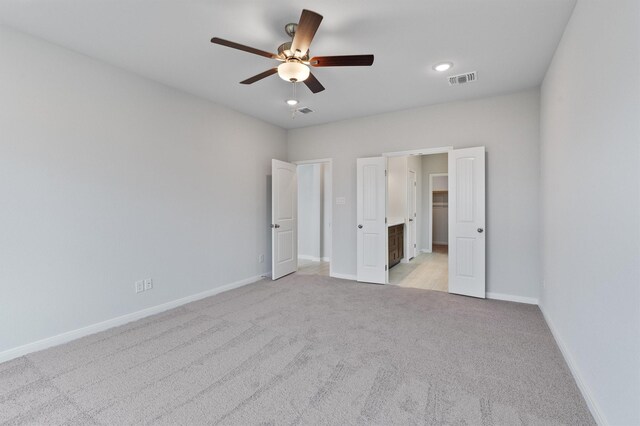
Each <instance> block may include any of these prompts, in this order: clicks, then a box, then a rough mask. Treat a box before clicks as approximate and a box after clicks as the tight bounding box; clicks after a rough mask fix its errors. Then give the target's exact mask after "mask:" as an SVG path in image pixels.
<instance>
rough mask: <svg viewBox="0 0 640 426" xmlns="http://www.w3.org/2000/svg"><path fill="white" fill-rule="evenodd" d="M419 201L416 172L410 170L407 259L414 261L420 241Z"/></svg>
mask: <svg viewBox="0 0 640 426" xmlns="http://www.w3.org/2000/svg"><path fill="white" fill-rule="evenodd" d="M417 199H418V179H417V177H416V172H415V171H414V170H409V191H408V197H407V211H408V216H409V221H408V222H407V223H408V224H409V225H408V229H407V240H409V241H408V244H407V257H408V258H409V259H413V258H414V257H416V251H417V248H416V245H417V244H416V240H417V239H418V238H417V236H418V232H417V228H416V227H417V225H416V220H417V219H418V215H417V212H416V203H417Z"/></svg>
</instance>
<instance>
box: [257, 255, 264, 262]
mask: <svg viewBox="0 0 640 426" xmlns="http://www.w3.org/2000/svg"><path fill="white" fill-rule="evenodd" d="M258 263H264V254H260V255H258Z"/></svg>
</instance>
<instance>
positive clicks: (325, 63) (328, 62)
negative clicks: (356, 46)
mask: <svg viewBox="0 0 640 426" xmlns="http://www.w3.org/2000/svg"><path fill="white" fill-rule="evenodd" d="M371 64H373V55H344V56H314V57H313V58H311V60H309V65H311V66H314V67H357V66H364V67H368V66H370V65H371Z"/></svg>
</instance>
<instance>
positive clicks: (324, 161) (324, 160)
mask: <svg viewBox="0 0 640 426" xmlns="http://www.w3.org/2000/svg"><path fill="white" fill-rule="evenodd" d="M292 164H295V165H296V166H301V165H303V164H328V165H329V183H328V185H327V187H325V189H324V190H325V191H327V196H328V198H329V201H330V202H331V206H330V208H329V226H330V228H331V229H330V230H329V247H331V257H330V258H329V276H330V277H333V257H334V255H333V253H334V252H333V158H320V159H317V160H302V161H292ZM296 243H297V242H296Z"/></svg>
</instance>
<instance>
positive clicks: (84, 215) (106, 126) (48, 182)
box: [0, 28, 286, 352]
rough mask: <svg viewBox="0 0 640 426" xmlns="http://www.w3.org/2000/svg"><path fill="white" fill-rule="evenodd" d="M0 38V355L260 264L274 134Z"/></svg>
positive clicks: (85, 61)
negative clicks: (143, 285)
mask: <svg viewBox="0 0 640 426" xmlns="http://www.w3.org/2000/svg"><path fill="white" fill-rule="evenodd" d="M0 40H2V42H1V43H0V76H1V78H0V129H1V130H0V131H1V140H0V194H1V195H2V196H1V197H0V203H1V205H0V241H1V243H0V259H1V266H0V352H2V351H3V350H6V349H9V348H13V347H17V346H19V345H23V344H26V343H30V342H33V341H36V340H39V339H42V338H46V337H50V336H53V335H56V334H59V333H62V332H66V331H70V330H75V329H78V328H80V327H83V326H87V325H90V324H93V323H97V322H100V321H103V320H107V319H112V318H114V317H117V316H120V315H124V314H128V313H131V312H135V311H138V310H141V309H144V308H147V307H151V306H155V305H159V304H161V303H164V302H167V301H172V300H175V299H179V298H181V297H184V296H187V295H191V294H196V293H199V292H202V291H205V290H209V289H213V288H216V287H219V286H222V285H225V284H229V283H232V282H235V281H238V280H243V279H247V278H250V277H253V276H256V275H259V274H261V273H265V272H268V271H269V269H270V266H269V265H270V252H271V248H270V244H271V243H270V232H269V228H268V224H269V222H270V215H271V212H270V206H269V200H270V198H268V194H270V190H271V188H270V177H269V175H270V174H271V158H280V159H286V146H285V145H286V135H285V131H284V130H282V129H279V128H277V127H274V126H272V125H269V124H266V123H264V122H261V121H258V120H256V119H253V118H249V117H247V116H245V115H242V114H239V113H236V112H233V111H230V110H228V109H225V108H221V107H219V106H216V105H214V104H211V103H210V102H206V101H204V100H201V99H198V98H195V97H193V96H191V95H187V94H185V93H182V92H179V91H177V90H174V89H170V88H168V87H166V86H163V85H160V84H156V83H153V82H151V81H149V80H146V79H143V78H140V77H137V76H134V75H133V74H130V73H126V72H124V71H121V70H119V69H117V68H114V67H111V66H108V65H105V64H104V63H101V62H98V61H95V60H92V59H89V58H87V57H86V56H82V55H79V54H75V53H73V52H71V51H69V50H65V49H62V48H59V47H56V46H54V45H52V44H48V43H45V42H42V41H40V40H37V39H34V38H30V37H27V36H25V35H23V34H20V33H17V32H14V31H11V30H8V29H6V28H0ZM269 197H270V196H269ZM259 254H264V255H265V262H264V263H262V264H260V263H258V255H259ZM144 278H153V279H154V284H155V288H154V289H153V291H148V292H144V293H141V294H135V293H134V282H135V281H136V280H140V279H144Z"/></svg>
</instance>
